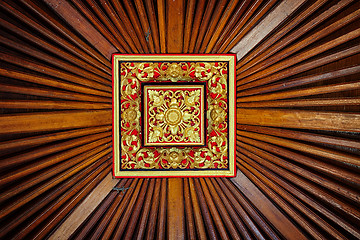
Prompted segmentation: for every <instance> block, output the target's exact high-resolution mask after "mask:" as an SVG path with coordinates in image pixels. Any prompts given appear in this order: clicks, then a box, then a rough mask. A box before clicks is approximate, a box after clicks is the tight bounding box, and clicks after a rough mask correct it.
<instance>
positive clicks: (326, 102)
mask: <svg viewBox="0 0 360 240" xmlns="http://www.w3.org/2000/svg"><path fill="white" fill-rule="evenodd" d="M0 104H1V103H0ZM349 105H354V106H359V105H360V98H340V99H339V98H326V99H317V98H316V99H306V100H301V101H299V100H276V101H259V102H250V103H249V102H243V103H237V104H236V106H237V107H240V108H264V107H265V108H291V107H317V106H349Z"/></svg>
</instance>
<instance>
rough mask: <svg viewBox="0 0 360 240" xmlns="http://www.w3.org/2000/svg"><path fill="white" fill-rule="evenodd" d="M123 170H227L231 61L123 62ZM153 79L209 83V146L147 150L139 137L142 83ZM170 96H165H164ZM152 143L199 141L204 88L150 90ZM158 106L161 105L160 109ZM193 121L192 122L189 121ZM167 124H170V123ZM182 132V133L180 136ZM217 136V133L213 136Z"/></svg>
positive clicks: (150, 136) (150, 132)
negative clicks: (228, 73) (229, 70)
mask: <svg viewBox="0 0 360 240" xmlns="http://www.w3.org/2000/svg"><path fill="white" fill-rule="evenodd" d="M120 71H121V84H120V88H121V89H120V91H121V98H120V101H121V122H120V125H121V129H122V130H121V149H122V160H121V161H122V163H121V168H122V169H170V168H172V169H185V168H190V169H195V168H197V169H209V168H210V169H211V168H217V169H222V168H227V167H228V159H227V154H228V153H227V149H228V142H227V131H226V130H227V118H228V117H227V110H228V104H227V101H226V99H227V87H228V86H227V78H228V75H227V71H228V66H227V63H226V62H216V63H215V62H210V63H209V62H191V63H185V62H179V63H168V62H163V63H153V62H148V63H143V62H142V63H139V62H123V63H122V64H121V69H120ZM148 81H156V82H161V81H172V82H180V81H181V82H183V81H187V82H193V81H203V82H205V81H206V82H207V89H208V91H209V95H208V96H207V107H208V108H207V120H208V124H207V135H208V136H210V135H211V137H209V138H208V141H207V147H202V148H196V149H193V148H189V147H185V148H177V147H172V148H164V147H158V148H156V150H155V149H154V148H144V147H141V140H140V133H141V127H140V117H141V111H140V106H141V90H140V83H141V82H148ZM165 96H166V97H165ZM149 99H150V101H151V104H149V105H150V108H149V125H150V126H151V129H152V130H151V131H149V139H148V140H149V141H150V142H156V141H159V142H161V141H167V142H170V141H185V140H184V139H186V140H187V141H192V142H198V141H199V140H200V136H199V131H196V130H195V129H196V128H199V124H200V121H199V120H198V114H199V113H200V109H198V108H199V102H200V91H199V90H196V91H188V92H186V91H179V92H173V91H162V90H161V91H152V90H151V91H149ZM155 108H156V109H155ZM190 122H192V123H193V125H191V124H190ZM165 125H166V126H165ZM179 133H181V134H179ZM212 135H213V136H212Z"/></svg>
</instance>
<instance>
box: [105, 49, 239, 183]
mask: <svg viewBox="0 0 360 240" xmlns="http://www.w3.org/2000/svg"><path fill="white" fill-rule="evenodd" d="M122 62H129V63H130V62H133V63H159V62H161V63H197V62H202V63H206V64H207V63H214V62H227V104H228V109H227V110H228V112H227V114H228V115H227V119H228V126H227V133H228V135H227V138H228V139H227V145H228V146H227V154H228V155H227V160H228V167H227V168H226V169H219V168H218V169H126V170H125V169H121V162H120V160H121V141H122V139H121V133H120V129H121V128H120V120H121V118H120V114H121V111H120V108H119V106H120V100H119V99H120V89H119V88H120V80H121V75H120V65H121V63H122ZM112 65H113V175H114V177H116V178H134V177H234V176H235V175H236V170H235V156H236V154H235V151H236V147H235V131H236V126H235V124H236V108H235V106H236V103H235V101H236V96H235V93H236V85H235V72H236V71H235V67H236V56H235V54H203V55H198V54H158V55H154V54H137V55H129V54H113V56H112ZM179 81H180V78H179ZM157 82H161V81H157ZM189 83H191V82H189Z"/></svg>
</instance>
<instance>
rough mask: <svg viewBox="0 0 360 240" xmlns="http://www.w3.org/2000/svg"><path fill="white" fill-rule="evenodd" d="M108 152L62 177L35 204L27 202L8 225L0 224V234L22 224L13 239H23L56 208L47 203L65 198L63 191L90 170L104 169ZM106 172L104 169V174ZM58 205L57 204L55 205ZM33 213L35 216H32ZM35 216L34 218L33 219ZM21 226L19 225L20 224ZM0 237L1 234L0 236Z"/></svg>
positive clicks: (88, 173)
mask: <svg viewBox="0 0 360 240" xmlns="http://www.w3.org/2000/svg"><path fill="white" fill-rule="evenodd" d="M109 157H110V154H108V155H107V156H104V157H103V158H101V159H99V160H98V161H96V162H94V163H92V164H91V165H90V167H89V168H86V169H84V170H83V171H81V172H79V173H77V174H76V175H74V176H72V177H70V178H66V179H64V181H63V182H61V183H60V184H57V188H51V189H49V190H48V191H46V192H45V193H43V194H42V195H41V196H40V197H38V198H37V199H36V204H34V202H29V203H28V204H27V205H26V206H27V211H22V212H21V213H20V214H18V215H17V216H16V218H12V219H11V222H8V225H6V226H2V229H1V233H0V234H6V233H7V232H8V231H10V230H13V229H14V228H15V227H17V226H18V224H23V223H24V224H23V225H22V228H21V231H20V232H19V231H18V232H15V233H14V234H13V235H15V237H14V239H23V238H24V237H25V236H26V235H28V234H29V233H30V232H31V231H32V230H34V229H35V228H36V227H37V226H38V225H39V224H40V223H41V221H39V220H40V219H44V218H47V217H49V215H50V214H51V212H53V211H56V210H57V209H56V208H55V209H52V208H51V207H50V208H47V206H49V204H51V203H54V201H55V202H56V200H63V199H64V198H67V196H66V195H64V193H65V192H66V191H67V190H69V189H71V188H72V187H73V185H74V184H76V183H77V182H78V181H79V180H81V179H83V178H84V177H86V176H87V175H93V174H91V172H92V171H94V174H95V175H97V174H99V172H100V171H99V170H103V171H104V170H105V169H106V168H107V167H108V166H109V164H110V161H106V160H109ZM107 173H108V172H107V171H105V174H107ZM57 207H59V205H58V206H57ZM39 210H42V211H43V212H42V214H40V215H39V214H38V215H35V214H36V213H39ZM48 212H50V214H48ZM34 215H35V216H34ZM34 217H35V219H34ZM26 220H28V221H29V220H30V221H34V222H33V223H32V224H26ZM20 226H21V225H20ZM1 237H2V236H1Z"/></svg>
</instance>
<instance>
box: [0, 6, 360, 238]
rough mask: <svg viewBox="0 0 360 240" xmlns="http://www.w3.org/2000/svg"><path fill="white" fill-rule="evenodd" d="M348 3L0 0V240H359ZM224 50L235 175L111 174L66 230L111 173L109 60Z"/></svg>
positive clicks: (355, 28)
mask: <svg viewBox="0 0 360 240" xmlns="http://www.w3.org/2000/svg"><path fill="white" fill-rule="evenodd" d="M359 9H360V3H359V2H358V1H354V0H342V1H331V0H306V1H293V0H282V1H275V0H266V1H261V0H259V1H257V0H256V1H250V0H245V1H237V0H229V1H224V0H204V1H195V0H188V1H185V0H176V1H172V0H171V1H170V0H157V1H155V0H144V1H141V0H135V1H130V0H124V1H117V0H99V1H95V0H86V1H81V0H20V1H10V0H3V1H1V2H0V26H1V29H0V76H1V77H0V96H1V97H0V111H1V116H0V158H1V161H0V171H1V177H0V188H1V195H0V204H1V208H0V223H1V225H0V230H1V231H0V238H1V239H44V238H49V237H50V238H56V236H61V234H65V232H66V238H70V239H360V230H359V228H358V226H359V225H360V211H359V209H360V200H359V199H360V194H359V192H360V174H359V166H360V137H359V136H360V135H359V133H360V98H359V96H360V82H359V77H360V55H359V54H360V45H359V42H360V41H359V40H360V30H359V27H360V25H359V16H360V12H359V11H360V10H359ZM228 52H232V53H236V54H237V56H238V59H237V66H236V73H237V84H236V88H237V100H236V104H237V105H236V111H237V129H236V145H237V146H236V161H237V169H238V172H237V177H236V178H232V179H229V178H189V179H182V178H176V179H166V178H163V179H119V180H114V181H117V185H116V187H124V188H128V189H126V190H124V192H121V191H120V192H118V191H116V190H112V188H111V187H108V189H107V190H103V193H102V194H101V197H99V198H98V199H97V200H96V199H95V200H94V201H95V202H97V203H98V204H96V206H93V207H92V209H91V210H90V212H89V213H87V215H86V217H84V218H83V219H81V220H71V219H77V218H74V217H71V213H76V212H78V211H79V209H81V204H82V203H84V200H85V199H86V197H87V196H89V194H92V196H93V197H95V198H96V187H97V186H102V185H103V184H105V183H106V181H108V179H107V178H106V176H109V174H110V173H111V168H112V141H111V135H112V126H111V124H112V110H111V108H112V87H111V81H112V79H111V74H112V73H111V54H113V53H129V54H136V53H228ZM99 184H100V185H99ZM105 185H106V184H105ZM106 186H107V185H106ZM94 190H95V191H94ZM84 204H86V201H85V203H84ZM77 210H78V211H77ZM72 221H76V224H74V222H72ZM72 224H74V225H75V226H73V227H72V228H71V227H70V228H69V225H72ZM63 229H71V230H70V231H63ZM63 236H65V235H63Z"/></svg>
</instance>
